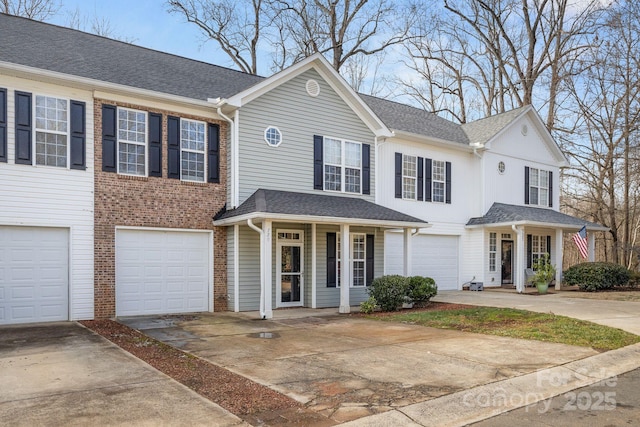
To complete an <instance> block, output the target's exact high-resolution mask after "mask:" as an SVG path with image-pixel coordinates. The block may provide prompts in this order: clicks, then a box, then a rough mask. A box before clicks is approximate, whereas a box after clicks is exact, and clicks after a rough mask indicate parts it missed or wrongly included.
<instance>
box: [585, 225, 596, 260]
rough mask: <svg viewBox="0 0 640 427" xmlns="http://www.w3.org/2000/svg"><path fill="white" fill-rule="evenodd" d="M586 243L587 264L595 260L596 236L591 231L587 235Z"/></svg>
mask: <svg viewBox="0 0 640 427" xmlns="http://www.w3.org/2000/svg"><path fill="white" fill-rule="evenodd" d="M587 242H588V243H589V258H588V259H589V262H594V261H595V260H596V235H595V233H594V232H593V231H592V232H591V233H587Z"/></svg>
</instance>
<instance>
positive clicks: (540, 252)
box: [531, 234, 549, 265]
mask: <svg viewBox="0 0 640 427" xmlns="http://www.w3.org/2000/svg"><path fill="white" fill-rule="evenodd" d="M547 240H548V239H547V236H538V235H535V234H534V235H532V236H531V265H535V264H536V260H538V259H539V258H542V257H544V255H545V254H548V253H549V248H548V247H547Z"/></svg>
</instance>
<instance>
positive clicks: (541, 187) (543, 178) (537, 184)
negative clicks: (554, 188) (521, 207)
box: [529, 168, 549, 206]
mask: <svg viewBox="0 0 640 427" xmlns="http://www.w3.org/2000/svg"><path fill="white" fill-rule="evenodd" d="M529 204H530V205H539V206H549V171H546V170H542V169H536V168H529Z"/></svg>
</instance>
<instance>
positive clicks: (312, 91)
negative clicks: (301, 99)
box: [306, 79, 320, 98]
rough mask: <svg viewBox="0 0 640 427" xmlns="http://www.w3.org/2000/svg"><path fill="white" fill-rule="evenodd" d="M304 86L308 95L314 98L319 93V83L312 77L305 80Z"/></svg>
mask: <svg viewBox="0 0 640 427" xmlns="http://www.w3.org/2000/svg"><path fill="white" fill-rule="evenodd" d="M306 88H307V93H308V94H309V96H313V97H314V98H315V97H316V96H318V95H320V85H319V84H318V82H317V81H315V80H313V79H309V80H307V84H306Z"/></svg>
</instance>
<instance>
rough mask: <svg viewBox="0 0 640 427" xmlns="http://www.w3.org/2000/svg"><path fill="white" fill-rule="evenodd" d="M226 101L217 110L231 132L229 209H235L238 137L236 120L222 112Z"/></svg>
mask: <svg viewBox="0 0 640 427" xmlns="http://www.w3.org/2000/svg"><path fill="white" fill-rule="evenodd" d="M224 103H225V101H224V100H223V101H220V102H219V103H218V104H217V106H218V108H217V112H218V115H219V116H220V117H222V118H223V119H224V120H225V121H226V122H227V123H229V133H230V135H229V139H230V142H231V143H230V147H229V148H230V149H229V156H230V157H231V162H230V163H231V165H232V166H231V173H230V174H229V176H230V178H231V179H230V180H229V181H231V182H230V183H229V187H231V188H230V190H231V191H230V193H231V194H230V197H229V199H231V200H230V202H231V206H230V207H229V209H233V208H236V207H237V203H236V185H235V184H236V173H237V171H236V168H235V158H236V147H237V144H236V140H235V137H236V132H235V130H236V129H235V122H234V121H233V120H232V119H231V118H229V117H228V116H227V115H225V114H224V113H223V112H222V105H223V104H224Z"/></svg>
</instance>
